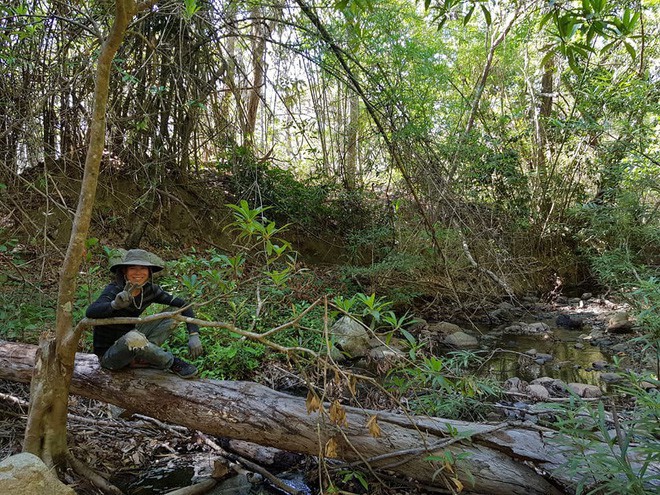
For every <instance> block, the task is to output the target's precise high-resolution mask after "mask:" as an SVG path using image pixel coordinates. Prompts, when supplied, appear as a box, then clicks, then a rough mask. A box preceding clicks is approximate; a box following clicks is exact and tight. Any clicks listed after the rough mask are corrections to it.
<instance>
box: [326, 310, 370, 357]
mask: <svg viewBox="0 0 660 495" xmlns="http://www.w3.org/2000/svg"><path fill="white" fill-rule="evenodd" d="M330 337H331V339H332V342H333V343H334V348H335V349H337V350H339V351H340V352H341V353H342V354H345V355H347V356H348V357H351V358H356V357H364V356H366V355H367V353H368V352H369V334H368V333H367V331H366V329H365V328H364V326H363V325H362V324H360V323H358V322H357V321H355V320H353V319H352V318H349V317H348V316H342V317H341V318H339V320H337V321H336V322H335V324H334V325H332V328H331V329H330ZM334 355H335V353H334V352H333V356H334Z"/></svg>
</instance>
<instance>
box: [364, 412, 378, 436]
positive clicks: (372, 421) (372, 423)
mask: <svg viewBox="0 0 660 495" xmlns="http://www.w3.org/2000/svg"><path fill="white" fill-rule="evenodd" d="M367 428H369V434H370V435H371V436H372V437H374V438H379V437H380V435H381V431H380V426H378V415H376V414H374V415H373V416H370V417H369V419H368V420H367Z"/></svg>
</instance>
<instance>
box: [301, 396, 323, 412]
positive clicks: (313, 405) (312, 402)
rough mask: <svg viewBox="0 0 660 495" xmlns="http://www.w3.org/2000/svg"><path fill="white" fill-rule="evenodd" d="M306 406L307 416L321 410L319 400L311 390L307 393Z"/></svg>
mask: <svg viewBox="0 0 660 495" xmlns="http://www.w3.org/2000/svg"><path fill="white" fill-rule="evenodd" d="M305 405H306V406H307V414H311V413H313V412H315V411H318V410H319V409H320V408H321V399H319V397H318V395H316V394H315V393H314V392H312V391H311V390H310V391H309V392H307V399H306V400H305Z"/></svg>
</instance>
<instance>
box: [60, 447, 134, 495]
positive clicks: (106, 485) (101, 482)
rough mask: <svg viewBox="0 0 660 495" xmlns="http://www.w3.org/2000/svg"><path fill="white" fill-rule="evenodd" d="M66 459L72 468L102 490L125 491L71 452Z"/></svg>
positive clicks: (121, 494)
mask: <svg viewBox="0 0 660 495" xmlns="http://www.w3.org/2000/svg"><path fill="white" fill-rule="evenodd" d="M66 460H67V462H68V464H69V466H71V469H73V470H74V471H75V472H76V473H77V474H79V475H80V476H82V477H83V478H85V479H87V480H89V481H90V482H91V483H92V484H93V485H94V486H96V487H97V488H99V489H100V490H102V491H103V492H104V493H110V494H112V495H123V492H122V491H121V490H120V489H119V488H117V487H116V486H115V485H113V484H112V483H110V482H109V481H108V480H106V479H105V478H104V477H103V476H101V475H100V474H98V473H97V472H95V471H93V470H92V469H91V468H90V467H89V466H87V465H86V464H84V463H83V462H82V461H79V460H78V459H76V458H75V457H74V456H73V454H72V453H71V452H69V453H68V454H67V458H66Z"/></svg>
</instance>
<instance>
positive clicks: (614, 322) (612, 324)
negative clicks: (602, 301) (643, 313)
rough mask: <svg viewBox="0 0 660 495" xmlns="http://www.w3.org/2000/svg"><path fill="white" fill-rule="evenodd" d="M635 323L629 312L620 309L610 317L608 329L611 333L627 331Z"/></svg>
mask: <svg viewBox="0 0 660 495" xmlns="http://www.w3.org/2000/svg"><path fill="white" fill-rule="evenodd" d="M632 327H633V323H632V321H630V320H629V319H628V313H626V312H625V311H620V312H619V313H615V314H614V315H612V316H611V317H610V320H609V322H608V323H607V331H608V332H610V333H627V332H630V331H631V330H632Z"/></svg>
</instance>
